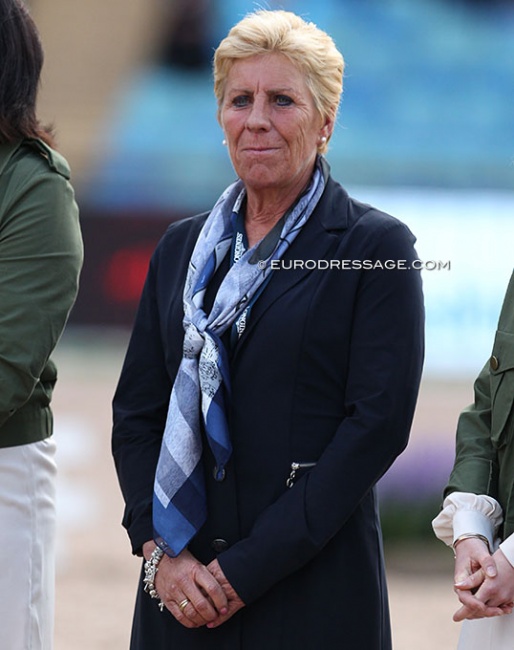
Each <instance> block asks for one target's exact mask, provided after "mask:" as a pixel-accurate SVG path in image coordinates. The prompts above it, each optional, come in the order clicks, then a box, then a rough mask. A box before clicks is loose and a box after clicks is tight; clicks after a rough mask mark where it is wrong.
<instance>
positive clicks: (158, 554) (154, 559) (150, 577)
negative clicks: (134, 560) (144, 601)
mask: <svg viewBox="0 0 514 650" xmlns="http://www.w3.org/2000/svg"><path fill="white" fill-rule="evenodd" d="M163 556H164V551H162V550H161V549H160V548H159V547H158V546H156V547H155V548H154V550H153V551H152V554H151V555H150V559H149V560H146V562H145V565H144V569H145V577H144V578H143V584H144V590H145V591H146V593H147V594H149V596H150V598H158V599H159V601H160V602H159V609H160V610H161V612H162V611H163V609H164V603H163V601H162V599H161V597H160V596H159V594H158V593H157V591H156V589H155V576H156V575H157V571H158V570H159V562H160V561H161V560H162V558H163Z"/></svg>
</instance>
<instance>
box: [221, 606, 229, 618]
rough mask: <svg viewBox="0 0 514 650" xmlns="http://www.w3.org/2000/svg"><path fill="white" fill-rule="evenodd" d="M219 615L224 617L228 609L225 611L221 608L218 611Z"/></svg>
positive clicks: (224, 608)
mask: <svg viewBox="0 0 514 650" xmlns="http://www.w3.org/2000/svg"><path fill="white" fill-rule="evenodd" d="M220 614H221V615H222V616H225V614H228V609H227V608H226V607H222V608H221V609H220Z"/></svg>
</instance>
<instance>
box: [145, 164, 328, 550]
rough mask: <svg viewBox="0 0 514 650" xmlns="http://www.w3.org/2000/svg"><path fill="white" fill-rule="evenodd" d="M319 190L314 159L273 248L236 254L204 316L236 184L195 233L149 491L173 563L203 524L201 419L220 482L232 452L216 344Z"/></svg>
mask: <svg viewBox="0 0 514 650" xmlns="http://www.w3.org/2000/svg"><path fill="white" fill-rule="evenodd" d="M324 187H325V181H324V176H323V172H322V168H321V160H320V159H319V158H318V161H317V164H316V167H315V170H314V174H313V176H312V179H311V182H310V184H309V187H308V189H307V190H306V192H305V193H304V194H303V195H302V196H301V198H300V199H299V200H298V202H297V203H296V204H295V206H294V207H293V209H292V210H291V211H290V212H289V213H288V214H287V215H286V217H285V220H284V223H283V227H282V231H281V233H280V237H279V238H277V240H276V245H275V246H274V248H273V249H272V250H271V251H263V248H264V246H263V244H264V243H265V242H266V238H264V240H262V241H261V242H259V243H258V244H256V245H255V246H254V247H252V248H250V249H249V250H247V251H246V252H244V253H243V255H242V256H241V257H240V259H239V260H238V261H237V262H236V263H234V264H233V265H232V267H231V268H230V270H229V271H228V273H227V274H226V276H225V277H224V279H223V281H222V283H221V285H220V287H219V289H218V292H217V295H216V298H215V300H214V304H213V306H212V309H211V311H210V313H209V314H206V313H205V312H204V310H203V300H204V296H205V290H206V288H207V286H208V284H209V281H210V280H211V278H212V276H213V275H214V273H215V271H216V269H217V268H218V267H219V265H220V264H221V262H222V260H223V258H224V257H225V255H226V254H227V252H228V250H229V249H230V246H231V243H232V237H233V229H234V226H233V222H234V220H233V212H234V210H237V208H238V206H240V205H241V203H242V200H243V198H244V196H245V189H244V186H243V183H242V181H240V180H238V181H236V182H235V183H233V184H232V185H230V186H229V187H228V188H227V189H226V190H225V191H224V192H223V194H222V195H221V197H220V198H219V199H218V201H217V202H216V204H215V206H214V208H213V209H212V211H211V213H210V215H209V217H208V218H207V221H206V222H205V224H204V226H203V228H202V230H201V232H200V235H199V237H198V240H197V242H196V245H195V248H194V250H193V254H192V255H191V259H190V262H189V268H188V273H187V277H186V282H185V286H184V320H183V326H184V330H185V337H184V347H183V358H182V361H181V364H180V366H179V369H178V372H177V376H176V379H175V383H174V384H173V389H172V391H171V397H170V403H169V408H168V416H167V420H166V425H165V430H164V436H163V441H162V447H161V452H160V456H159V461H158V465H157V471H156V475H155V484H154V498H153V525H154V535H155V541H156V543H157V544H158V545H159V546H160V548H161V549H162V550H163V551H165V552H166V553H167V554H168V555H170V556H172V557H175V556H177V555H178V554H179V553H180V552H181V551H182V550H183V549H184V548H185V547H186V546H187V544H188V543H189V541H190V540H191V539H192V538H193V537H194V536H195V535H196V533H197V532H198V530H199V529H200V528H201V526H202V525H203V523H204V522H205V519H206V517H207V508H206V497H205V483H204V475H203V472H204V468H203V464H202V462H201V458H202V423H201V421H200V418H202V421H203V426H204V428H205V433H206V437H207V441H208V443H209V446H210V448H211V451H212V454H213V456H214V459H215V463H216V467H215V478H216V480H223V478H224V476H225V466H226V464H227V462H228V461H229V458H230V455H231V452H232V446H231V443H230V435H229V431H228V426H227V419H226V411H225V399H226V397H227V396H228V389H229V386H230V384H229V377H228V363H227V357H226V351H225V349H224V346H223V343H222V342H221V340H220V337H221V336H222V335H223V333H224V332H225V331H226V330H227V328H228V327H230V326H231V325H232V324H233V323H234V322H235V321H236V320H237V319H238V318H239V317H240V316H241V314H242V313H243V312H244V311H245V309H246V308H247V307H248V305H249V304H250V302H251V301H252V298H253V297H254V296H255V295H256V293H257V292H258V290H259V288H261V287H262V284H263V283H264V282H266V281H267V279H268V277H269V274H270V273H271V272H272V269H271V266H270V263H269V262H271V260H275V259H280V258H281V257H282V256H283V255H284V253H285V252H286V250H287V249H288V248H289V246H290V245H291V243H292V242H293V241H294V239H295V238H296V236H297V235H298V233H299V232H300V230H301V228H302V226H303V225H304V224H305V223H306V221H307V219H308V218H309V216H310V215H311V213H312V211H313V210H314V208H315V206H316V204H317V203H318V201H319V199H320V197H321V195H322V193H323V190H324ZM263 252H264V255H265V261H266V263H265V264H264V263H263V259H262V257H261V255H262V254H263ZM257 262H259V263H257Z"/></svg>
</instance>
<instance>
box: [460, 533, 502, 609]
mask: <svg viewBox="0 0 514 650" xmlns="http://www.w3.org/2000/svg"><path fill="white" fill-rule="evenodd" d="M454 579H455V584H454V589H455V592H456V594H457V596H458V598H459V600H460V602H461V607H460V608H459V609H458V610H457V611H456V612H455V614H454V615H453V620H454V621H457V622H458V621H463V620H464V619H476V618H486V617H492V616H502V615H505V614H510V613H511V612H512V610H513V608H514V567H513V566H512V565H511V564H510V562H509V561H508V560H507V558H506V557H505V555H504V554H503V552H502V551H501V549H498V550H497V551H495V553H493V554H492V555H491V554H490V553H489V549H488V547H487V545H486V544H485V543H484V542H483V541H482V540H480V539H477V538H468V539H463V540H462V541H460V542H459V543H458V544H457V545H456V548H455V575H454Z"/></svg>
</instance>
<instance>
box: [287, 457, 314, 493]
mask: <svg viewBox="0 0 514 650" xmlns="http://www.w3.org/2000/svg"><path fill="white" fill-rule="evenodd" d="M314 465H316V463H296V462H292V463H291V472H290V474H289V478H288V479H287V481H286V485H287V487H288V488H292V487H293V485H294V481H295V478H296V472H297V471H298V470H299V469H310V468H311V467H314Z"/></svg>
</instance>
